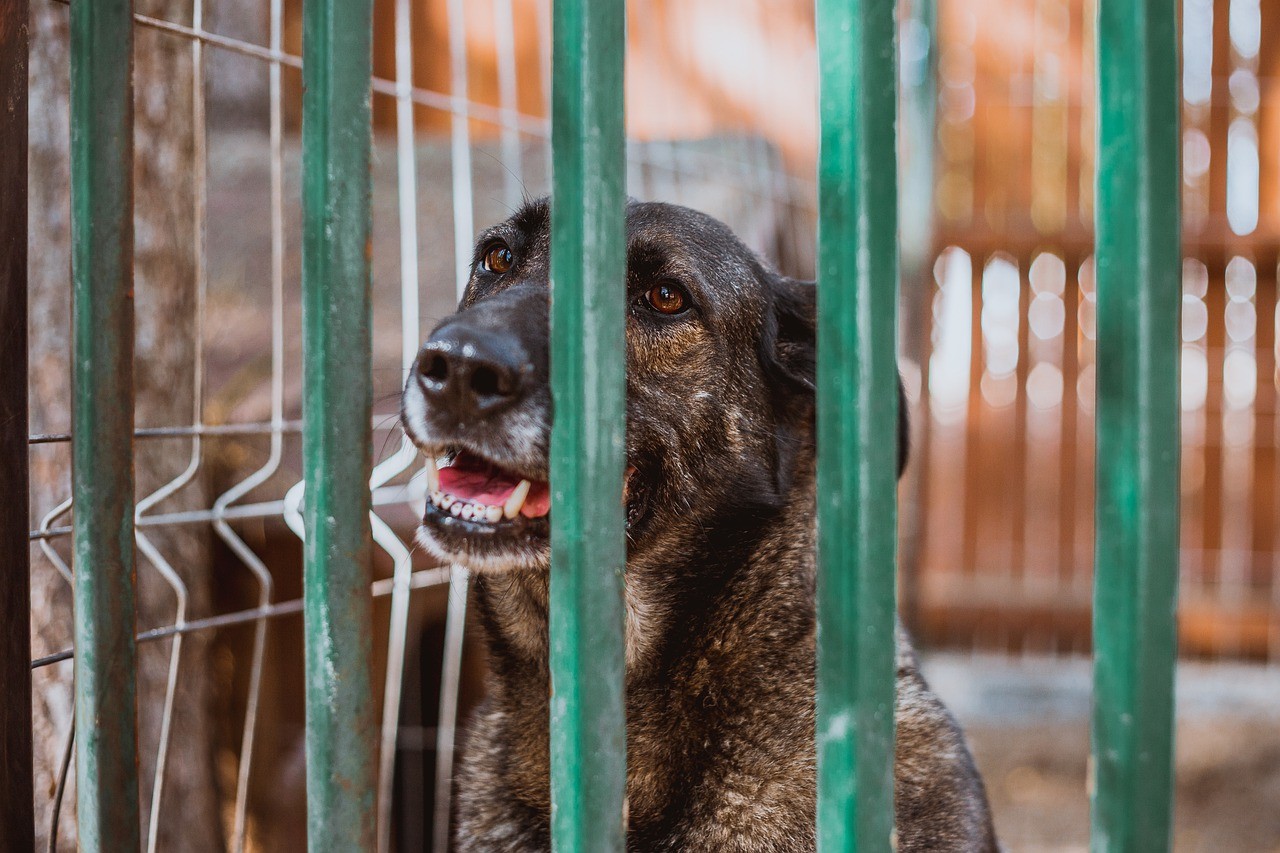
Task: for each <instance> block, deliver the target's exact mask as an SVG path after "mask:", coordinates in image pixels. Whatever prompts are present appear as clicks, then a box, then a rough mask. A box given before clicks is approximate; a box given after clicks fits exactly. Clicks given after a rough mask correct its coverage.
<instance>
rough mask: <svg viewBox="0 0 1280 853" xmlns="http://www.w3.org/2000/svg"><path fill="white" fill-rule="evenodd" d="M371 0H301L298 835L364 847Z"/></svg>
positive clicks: (368, 836) (370, 765) (369, 837)
mask: <svg viewBox="0 0 1280 853" xmlns="http://www.w3.org/2000/svg"><path fill="white" fill-rule="evenodd" d="M372 22H373V8H372V2H371V0H306V3H305V4H304V7H303V31H302V41H303V46H302V47H303V66H302V70H303V88H304V95H303V102H302V161H303V162H302V170H303V186H302V209H303V234H302V240H303V255H302V312H303V318H302V319H303V402H302V409H303V412H302V414H303V434H302V454H303V464H304V466H305V470H306V474H305V479H306V504H305V508H304V514H303V518H304V522H305V526H306V534H307V535H306V545H305V553H304V559H305V567H304V589H303V599H304V605H303V612H304V619H305V626H306V673H307V674H306V708H307V724H306V732H307V735H306V737H307V845H308V849H310V850H312V851H334V853H338V851H343V853H347V851H355V850H373V849H374V843H375V823H376V813H375V803H374V799H375V790H376V783H375V766H374V764H375V762H374V736H375V734H376V732H377V721H376V719H375V717H374V707H373V689H372V683H371V679H370V675H369V662H370V660H371V658H372V651H373V649H372V637H373V608H372V600H371V598H370V596H369V584H370V582H371V581H372V563H371V559H372V551H371V541H370V530H369V509H370V501H369V475H370V472H371V467H372V462H371V460H372V443H371V439H370V434H369V422H370V416H371V412H372V407H373V402H372V400H373V398H372V391H371V388H372V372H371V358H372V356H371V337H370V324H371V314H370V292H369V291H370V272H369V238H370V208H369V205H370V178H369V151H370V145H371V141H372V140H371V133H372V130H371V123H370V122H371V114H370V99H371V90H370V82H369V81H370V78H371V76H372V38H373V23H372Z"/></svg>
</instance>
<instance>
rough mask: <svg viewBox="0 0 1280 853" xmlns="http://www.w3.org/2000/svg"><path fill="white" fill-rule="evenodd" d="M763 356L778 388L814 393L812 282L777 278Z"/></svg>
mask: <svg viewBox="0 0 1280 853" xmlns="http://www.w3.org/2000/svg"><path fill="white" fill-rule="evenodd" d="M770 290H771V291H772V296H773V298H772V299H771V300H770V302H771V304H770V306H769V316H768V317H767V318H765V324H764V335H763V336H762V343H763V344H764V347H765V351H764V352H763V353H761V357H762V360H763V362H764V364H765V368H766V371H767V372H768V374H769V379H770V380H772V381H773V382H774V385H775V388H777V389H778V390H782V389H783V388H786V390H790V391H800V392H807V393H809V394H812V393H813V388H814V382H815V365H816V361H817V346H816V345H817V338H816V334H815V332H816V328H817V326H816V322H817V296H818V290H817V288H816V287H814V285H813V282H811V281H798V280H796V279H792V278H786V277H785V276H775V277H774V278H773V280H772V282H771V287H770Z"/></svg>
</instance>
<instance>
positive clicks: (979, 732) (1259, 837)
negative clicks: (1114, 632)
mask: <svg viewBox="0 0 1280 853" xmlns="http://www.w3.org/2000/svg"><path fill="white" fill-rule="evenodd" d="M925 673H926V676H927V677H928V679H929V681H930V684H931V685H932V686H933V687H934V689H935V690H936V691H937V692H938V693H939V694H940V695H941V696H942V697H943V699H944V700H945V701H946V702H947V704H948V706H949V707H950V708H951V709H952V711H953V712H954V713H955V715H956V717H957V718H958V719H959V720H960V723H961V725H962V726H963V727H964V729H965V732H966V734H967V735H968V738H969V743H970V746H971V747H972V749H973V753H974V758H975V760H976V761H977V763H978V767H979V770H980V771H981V772H982V775H983V778H984V779H985V780H986V784H987V791H988V795H989V796H990V798H991V806H992V809H993V811H994V813H995V820H996V828H997V832H998V834H999V836H1000V841H1001V843H1002V844H1003V845H1004V846H1005V848H1006V849H1007V850H1009V851H1028V853H1030V852H1031V851H1036V853H1050V851H1052V853H1066V851H1085V850H1087V849H1088V837H1089V803H1088V795H1087V794H1086V791H1085V767H1086V759H1087V756H1088V753H1089V708H1090V665H1089V662H1088V661H1087V660H1083V659H1068V660H1061V659H1050V658H1026V659H1009V658H1003V657H995V656H984V655H976V656H969V655H961V654H954V653H945V654H934V655H928V656H926V659H925ZM1177 698H1178V716H1177V747H1176V748H1177V753H1176V766H1177V783H1176V784H1177V790H1176V797H1175V800H1176V801H1175V810H1174V815H1175V818H1174V819H1175V838H1174V849H1175V850H1177V851H1187V853H1191V851H1214V853H1226V851H1231V853H1236V851H1241V853H1254V851H1258V853H1265V852H1266V851H1271V852H1272V853H1275V851H1280V668H1277V667H1271V668H1266V667H1261V666H1250V665H1243V664H1233V663H1222V664H1209V663H1184V664H1181V665H1180V666H1179V669H1178V684H1177Z"/></svg>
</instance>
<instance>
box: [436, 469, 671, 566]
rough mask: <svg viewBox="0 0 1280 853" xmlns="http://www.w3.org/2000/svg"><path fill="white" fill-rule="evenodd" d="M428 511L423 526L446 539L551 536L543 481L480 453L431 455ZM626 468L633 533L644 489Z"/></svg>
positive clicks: (548, 493) (624, 496)
mask: <svg viewBox="0 0 1280 853" xmlns="http://www.w3.org/2000/svg"><path fill="white" fill-rule="evenodd" d="M426 456H427V465H426V469H427V470H426V474H427V484H428V494H427V507H426V512H425V514H424V517H423V522H424V523H425V524H427V525H428V526H430V527H433V528H435V529H436V530H437V531H438V532H440V533H444V534H445V535H446V537H447V538H449V539H453V538H454V537H462V538H464V539H470V538H473V537H478V538H479V539H487V540H490V541H495V544H496V541H503V540H504V539H505V538H506V537H507V536H514V537H516V538H517V539H523V538H524V537H526V536H533V537H534V538H535V539H537V538H541V537H545V536H546V535H547V534H548V533H549V526H548V516H549V515H550V513H551V488H550V485H549V484H548V483H547V482H546V481H545V480H538V479H533V478H530V477H526V476H524V475H523V474H521V473H519V472H516V471H512V470H510V469H508V468H505V467H503V466H502V465H500V464H498V463H497V462H494V461H493V460H491V459H488V458H486V457H484V456H482V455H480V454H479V453H476V452H474V451H471V450H467V449H459V448H452V449H447V450H444V451H440V452H437V453H427V454H426ZM636 474H637V471H636V468H635V467H634V466H628V467H627V471H626V477H625V480H624V484H623V494H622V500H623V502H624V504H625V505H626V508H627V525H628V527H629V528H630V527H631V526H632V525H633V524H634V523H635V522H636V521H637V520H638V518H639V516H640V514H641V507H642V505H643V501H639V500H637V498H638V497H640V496H641V494H642V493H643V492H645V491H646V490H644V489H637V488H636V487H637V485H638V484H637V483H636V480H638V479H639V478H638V477H637V476H636Z"/></svg>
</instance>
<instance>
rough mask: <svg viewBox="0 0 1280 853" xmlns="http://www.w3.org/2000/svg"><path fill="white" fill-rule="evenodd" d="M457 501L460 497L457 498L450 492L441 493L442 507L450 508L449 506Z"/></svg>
mask: <svg viewBox="0 0 1280 853" xmlns="http://www.w3.org/2000/svg"><path fill="white" fill-rule="evenodd" d="M457 502H458V499H457V498H455V497H454V496H453V495H451V494H449V493H448V492H441V493H440V507H441V508H442V509H448V508H449V507H451V506H453V505H454V504H456V503H457Z"/></svg>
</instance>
